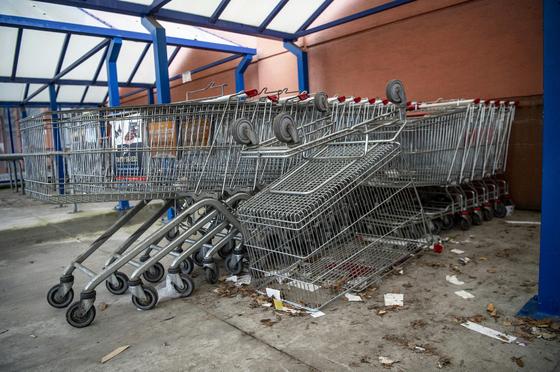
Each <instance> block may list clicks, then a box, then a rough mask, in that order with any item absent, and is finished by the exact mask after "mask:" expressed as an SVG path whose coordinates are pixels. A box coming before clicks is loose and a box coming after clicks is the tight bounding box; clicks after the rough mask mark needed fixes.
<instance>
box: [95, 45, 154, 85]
mask: <svg viewBox="0 0 560 372" xmlns="http://www.w3.org/2000/svg"><path fill="white" fill-rule="evenodd" d="M145 47H146V43H142V42H137V41H129V40H123V42H122V46H121V50H120V52H119V57H118V59H117V77H118V79H119V81H120V82H127V81H128V78H129V77H130V74H131V73H132V70H133V69H134V66H136V63H137V62H138V59H139V58H140V55H141V54H142V51H143V50H144V48H145ZM97 80H98V81H107V70H106V69H105V68H102V69H101V72H100V73H99V77H98V78H97Z"/></svg>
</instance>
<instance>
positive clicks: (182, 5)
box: [163, 0, 221, 17]
mask: <svg viewBox="0 0 560 372" xmlns="http://www.w3.org/2000/svg"><path fill="white" fill-rule="evenodd" d="M220 3H221V0H173V1H171V2H169V3H167V4H165V6H164V7H163V9H170V10H176V11H178V12H183V13H190V14H196V15H200V16H204V17H210V16H211V15H212V14H214V11H215V10H216V8H217V7H218V5H220Z"/></svg>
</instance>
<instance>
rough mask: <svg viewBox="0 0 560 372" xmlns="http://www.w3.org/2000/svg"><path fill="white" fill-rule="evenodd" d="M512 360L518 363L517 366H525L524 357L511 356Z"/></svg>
mask: <svg viewBox="0 0 560 372" xmlns="http://www.w3.org/2000/svg"><path fill="white" fill-rule="evenodd" d="M511 360H512V361H513V362H514V363H515V364H517V366H519V367H521V368H523V367H525V363H524V362H523V357H519V358H517V357H511Z"/></svg>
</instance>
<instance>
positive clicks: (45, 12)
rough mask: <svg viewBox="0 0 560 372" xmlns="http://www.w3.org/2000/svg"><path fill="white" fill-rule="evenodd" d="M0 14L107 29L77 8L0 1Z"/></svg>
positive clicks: (28, 1) (6, 0)
mask: <svg viewBox="0 0 560 372" xmlns="http://www.w3.org/2000/svg"><path fill="white" fill-rule="evenodd" d="M0 13H2V14H5V15H12V16H18V17H27V18H35V19H44V20H48V21H57V22H67V23H75V24H79V25H84V26H96V27H107V26H105V25H104V24H103V23H101V22H99V21H98V20H96V19H95V18H93V17H91V16H89V15H87V14H86V13H85V12H83V11H81V10H80V9H79V8H76V7H72V6H64V5H56V4H49V3H43V2H38V1H31V0H2V1H0Z"/></svg>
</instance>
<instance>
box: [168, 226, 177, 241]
mask: <svg viewBox="0 0 560 372" xmlns="http://www.w3.org/2000/svg"><path fill="white" fill-rule="evenodd" d="M177 236H179V229H178V228H175V229H171V230H169V231H168V232H167V233H165V239H167V241H168V242H171V241H173V240H175V238H176V237H177Z"/></svg>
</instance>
